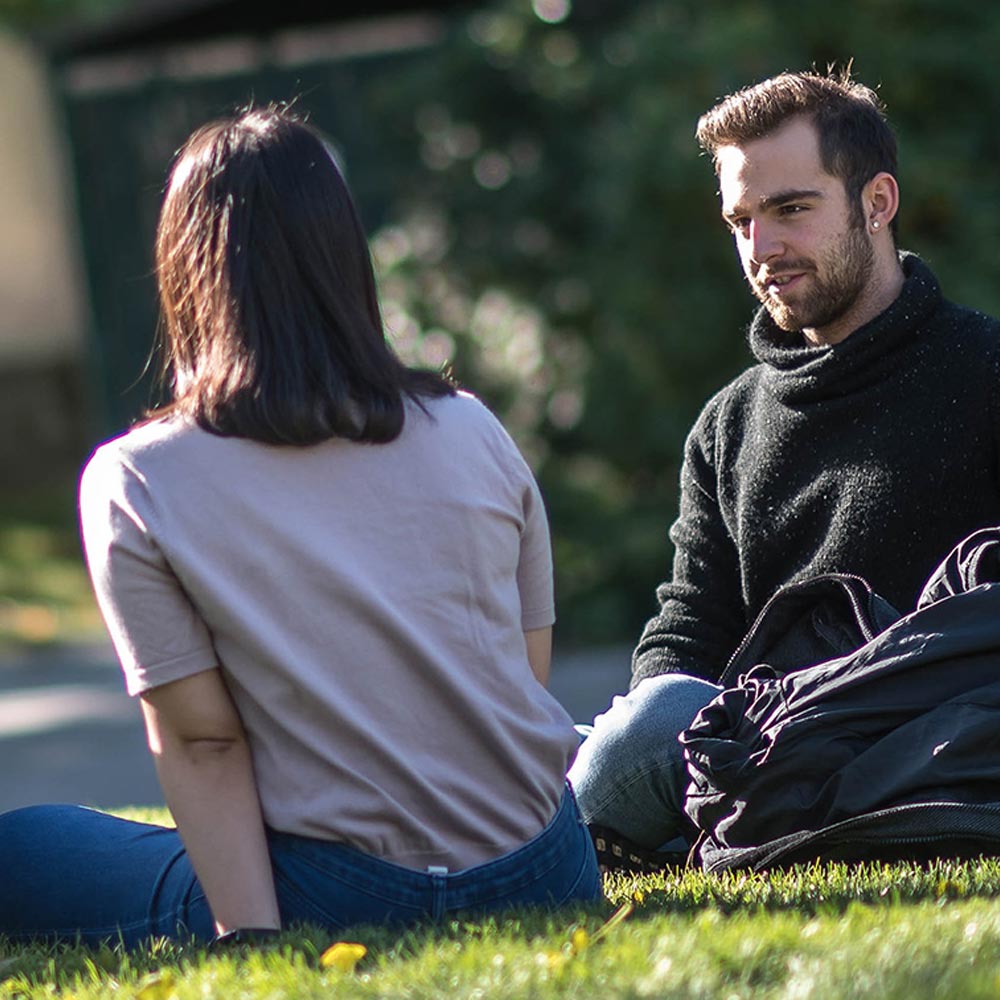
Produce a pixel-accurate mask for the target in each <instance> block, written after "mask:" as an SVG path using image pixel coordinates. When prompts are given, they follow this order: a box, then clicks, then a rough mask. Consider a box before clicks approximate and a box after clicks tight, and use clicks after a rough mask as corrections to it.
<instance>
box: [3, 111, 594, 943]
mask: <svg viewBox="0 0 1000 1000" xmlns="http://www.w3.org/2000/svg"><path fill="white" fill-rule="evenodd" d="M156 269H157V276H158V282H159V289H160V300H161V307H162V339H163V344H162V347H163V352H164V360H165V370H166V374H167V380H168V385H169V388H170V401H169V402H168V403H167V404H166V405H165V406H163V407H161V408H159V409H158V410H156V411H154V412H153V413H151V414H150V415H149V416H148V418H147V419H146V420H145V421H144V422H143V423H141V424H140V425H138V426H137V427H135V428H134V429H132V430H131V431H130V432H128V433H127V434H125V435H123V436H121V437H119V438H116V439H114V440H112V441H109V442H107V443H106V444H104V445H103V446H102V447H101V448H99V449H98V450H97V451H96V452H95V454H94V455H93V456H92V458H91V460H90V461H89V463H88V465H87V467H86V469H85V471H84V474H83V478H82V481H81V487H80V512H81V523H82V529H83V536H84V542H85V548H86V554H87V561H88V565H89V568H90V572H91V576H92V579H93V583H94V588H95V592H96V594H97V598H98V602H99V604H100V607H101V611H102V613H103V615H104V618H105V622H106V624H107V626H108V630H109V632H110V633H111V637H112V639H113V641H114V644H115V648H116V651H117V653H118V657H119V659H120V661H121V664H122V667H123V669H124V672H125V678H126V684H127V688H128V690H129V692H130V693H131V694H133V695H136V696H138V698H139V699H140V702H141V706H142V712H143V716H144V719H145V724H146V729H147V733H148V737H149V745H150V749H151V751H152V753H153V755H154V757H155V760H156V766H157V771H158V774H159V778H160V782H161V785H162V787H163V792H164V796H165V798H166V801H167V803H168V805H169V806H170V809H171V811H172V813H173V816H174V819H175V821H176V823H177V830H173V829H168V828H162V827H157V826H151V825H146V824H140V823H134V822H130V821H125V820H122V819H117V818H114V817H111V816H107V815H105V814H102V813H100V812H96V811H94V810H89V809H83V808H80V807H75V806H39V807H30V808H27V809H21V810H15V811H13V812H10V813H7V814H5V815H3V816H0V866H2V870H3V890H2V892H0V934H5V935H8V936H9V937H11V938H13V939H24V938H30V937H39V936H41V937H48V938H59V937H65V938H77V937H78V936H79V938H80V939H82V940H84V941H86V942H96V941H101V940H106V939H108V938H112V939H121V940H123V941H124V942H125V943H126V944H127V945H131V944H133V943H135V942H138V941H141V940H143V939H146V938H148V937H151V936H155V935H165V936H168V937H181V938H183V937H194V938H197V939H203V940H204V939H210V938H212V937H213V936H216V935H225V934H229V935H236V936H238V937H239V936H243V937H246V936H251V935H253V934H257V935H261V934H267V933H273V932H276V931H277V930H279V929H280V928H282V927H284V926H285V925H287V924H289V923H291V922H296V921H307V922H312V923H318V924H321V925H325V926H328V927H330V928H331V929H340V928H343V927H346V926H349V925H351V924H355V923H359V922H400V923H407V922H412V921H416V920H421V919H425V918H440V917H442V916H443V915H445V914H450V913H453V912H456V911H463V912H473V913H475V912H479V913H482V912H484V911H488V910H491V909H496V908H499V907H504V906H510V905H521V904H543V905H553V904H559V903H562V902H566V901H570V900H591V899H594V898H595V897H597V896H598V895H599V892H600V886H599V877H598V871H597V864H596V859H595V857H594V853H593V848H592V846H591V843H590V839H589V836H588V834H587V830H586V828H585V827H584V826H583V825H582V822H581V820H580V817H579V814H578V812H577V810H576V805H575V803H574V801H573V798H572V795H571V793H570V792H569V791H568V789H567V787H566V785H565V781H564V774H565V771H566V767H567V764H568V762H569V760H570V758H571V756H572V754H573V752H574V750H575V748H576V745H577V737H576V735H575V733H574V731H573V727H572V724H571V721H570V719H569V717H568V716H567V715H566V713H565V712H564V711H563V709H562V708H561V707H560V706H559V705H558V703H557V702H556V701H555V700H554V699H553V698H552V697H551V695H549V694H548V692H547V691H546V690H545V687H544V683H545V681H546V679H547V674H548V668H549V654H550V641H551V626H552V622H553V601H552V569H551V555H550V546H549V537H548V529H547V525H546V520H545V513H544V509H543V506H542V502H541V498H540V496H539V493H538V490H537V487H536V485H535V483H534V480H533V478H532V476H531V473H530V472H529V470H528V468H527V466H526V465H525V463H524V461H523V459H522V458H521V456H520V455H519V453H518V451H517V449H516V448H515V446H514V445H513V443H512V442H511V440H510V438H509V437H508V436H507V434H506V433H505V432H504V430H503V429H502V428H501V426H500V425H499V423H498V422H497V421H496V419H495V418H494V417H493V416H492V415H491V414H490V413H489V412H488V411H487V410H486V409H485V408H484V407H483V406H482V405H481V404H480V403H479V402H478V401H476V400H475V399H474V398H473V397H471V396H469V395H467V394H465V393H459V392H457V391H456V390H455V388H454V387H453V386H452V385H451V384H450V383H449V382H448V381H447V380H445V379H444V378H442V377H440V376H439V375H436V374H433V373H428V372H421V371H415V370H411V369H409V368H407V367H406V366H404V365H403V364H402V363H401V361H400V360H399V359H398V358H397V357H396V356H395V354H394V353H393V352H392V350H391V348H390V347H389V346H388V345H387V343H386V340H385V336H384V333H383V328H382V321H381V318H380V315H379V307H378V302H377V299H376V291H375V281H374V277H373V274H372V269H371V262H370V258H369V253H368V248H367V244H366V242H365V238H364V234H363V231H362V228H361V225H360V223H359V221H358V218H357V215H356V213H355V210H354V207H353V205H352V203H351V198H350V195H349V193H348V191H347V188H346V186H345V184H344V181H343V178H342V177H341V174H340V171H339V170H338V168H337V166H336V164H335V163H334V160H333V159H332V157H331V156H330V154H329V151H328V148H327V147H326V146H325V144H324V142H323V140H322V139H321V138H320V137H319V135H318V134H317V133H315V132H314V131H313V130H312V129H311V128H310V127H308V126H307V125H305V124H304V123H303V122H302V121H300V120H298V119H297V118H296V117H295V116H293V115H291V114H290V113H288V112H286V111H283V110H280V109H275V108H268V109H259V110H252V111H249V112H246V113H244V114H242V115H240V116H239V117H237V118H235V119H232V120H226V121H222V122H217V123H214V124H211V125H208V126H205V127H204V128H201V129H199V130H198V131H197V132H195V133H194V135H192V136H191V138H190V139H189V140H188V141H187V143H186V144H185V146H184V147H183V148H182V149H181V151H180V153H179V155H178V157H177V160H176V162H175V165H174V167H173V170H172V172H171V175H170V179H169V182H168V185H167V191H166V196H165V199H164V203H163V208H162V212H161V215H160V220H159V225H158V230H157V239H156Z"/></svg>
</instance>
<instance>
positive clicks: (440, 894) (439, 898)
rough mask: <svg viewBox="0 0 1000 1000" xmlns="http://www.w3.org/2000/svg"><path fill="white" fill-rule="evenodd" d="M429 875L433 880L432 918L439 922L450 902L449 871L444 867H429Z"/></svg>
mask: <svg viewBox="0 0 1000 1000" xmlns="http://www.w3.org/2000/svg"><path fill="white" fill-rule="evenodd" d="M427 874H428V875H429V876H430V879H431V918H432V919H433V920H436V921H439V920H441V918H442V917H443V916H444V911H445V909H446V906H447V902H448V899H447V896H448V869H447V868H446V867H445V866H444V865H428V866H427Z"/></svg>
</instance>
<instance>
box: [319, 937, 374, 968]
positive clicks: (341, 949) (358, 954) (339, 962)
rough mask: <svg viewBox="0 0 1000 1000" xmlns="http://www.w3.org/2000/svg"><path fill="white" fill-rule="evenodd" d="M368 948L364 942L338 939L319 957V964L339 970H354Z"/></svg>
mask: <svg viewBox="0 0 1000 1000" xmlns="http://www.w3.org/2000/svg"><path fill="white" fill-rule="evenodd" d="M367 953H368V949H367V948H366V947H365V946H364V945H363V944H354V943H353V942H350V941H337V942H336V943H335V944H331V945H330V947H329V948H327V949H326V951H324V952H323V954H322V955H320V957H319V964H320V965H321V966H323V968H324V969H337V970H338V971H339V972H353V971H354V967H355V966H356V965H357V964H358V962H360V961H361V959H363V958H364V957H365V955H366V954H367Z"/></svg>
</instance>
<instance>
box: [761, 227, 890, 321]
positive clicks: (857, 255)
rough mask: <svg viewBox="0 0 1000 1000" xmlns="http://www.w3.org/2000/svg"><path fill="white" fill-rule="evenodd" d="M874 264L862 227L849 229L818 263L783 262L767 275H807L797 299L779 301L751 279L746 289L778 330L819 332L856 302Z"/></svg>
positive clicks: (871, 250)
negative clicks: (808, 284) (792, 272)
mask: <svg viewBox="0 0 1000 1000" xmlns="http://www.w3.org/2000/svg"><path fill="white" fill-rule="evenodd" d="M874 265H875V251H874V250H873V249H872V245H871V243H870V242H869V241H868V239H867V236H866V233H865V230H864V227H859V226H851V227H850V228H849V229H848V230H847V232H846V233H844V236H843V238H842V239H841V240H840V242H839V244H837V245H836V246H835V247H833V248H831V249H829V250H827V251H826V253H825V254H824V255H823V257H822V258H821V259H820V261H819V262H813V261H807V260H800V261H791V262H786V263H783V264H782V265H781V267H780V269H778V270H776V271H772V272H771V273H772V274H781V273H783V272H791V271H805V272H807V275H808V280H809V281H810V282H811V286H810V288H809V290H808V291H807V292H805V293H803V295H802V297H801V298H799V299H798V300H796V301H794V302H783V301H782V300H781V299H779V298H775V297H774V296H772V295H769V294H768V290H767V288H766V287H764V288H762V287H760V285H759V284H758V283H757V281H756V280H755V279H751V280H750V287H751V289H752V290H753V293H754V295H756V296H757V298H758V299H760V301H761V302H762V303H763V304H764V307H765V308H766V309H767V311H768V312H769V313H770V315H771V319H773V320H774V322H775V324H777V326H778V327H779V328H780V329H782V330H786V331H789V332H791V331H798V330H807V329H809V330H815V329H822V328H823V327H827V326H829V325H830V324H831V323H835V322H836V321H837V320H839V319H840V318H841V317H842V316H844V315H845V314H846V313H847V312H848V310H849V309H850V308H851V307H852V306H853V305H854V303H855V302H857V300H858V298H859V297H860V295H861V293H862V292H863V291H864V289H865V286H866V285H867V284H868V282H869V281H870V280H871V278H872V272H873V269H874ZM820 270H822V272H823V277H820V274H819V271H820Z"/></svg>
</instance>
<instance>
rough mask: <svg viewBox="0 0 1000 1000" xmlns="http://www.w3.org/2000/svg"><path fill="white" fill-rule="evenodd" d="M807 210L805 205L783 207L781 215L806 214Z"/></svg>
mask: <svg viewBox="0 0 1000 1000" xmlns="http://www.w3.org/2000/svg"><path fill="white" fill-rule="evenodd" d="M805 210H806V206H805V205H782V206H781V214H782V215H798V213H799V212H804V211H805Z"/></svg>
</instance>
